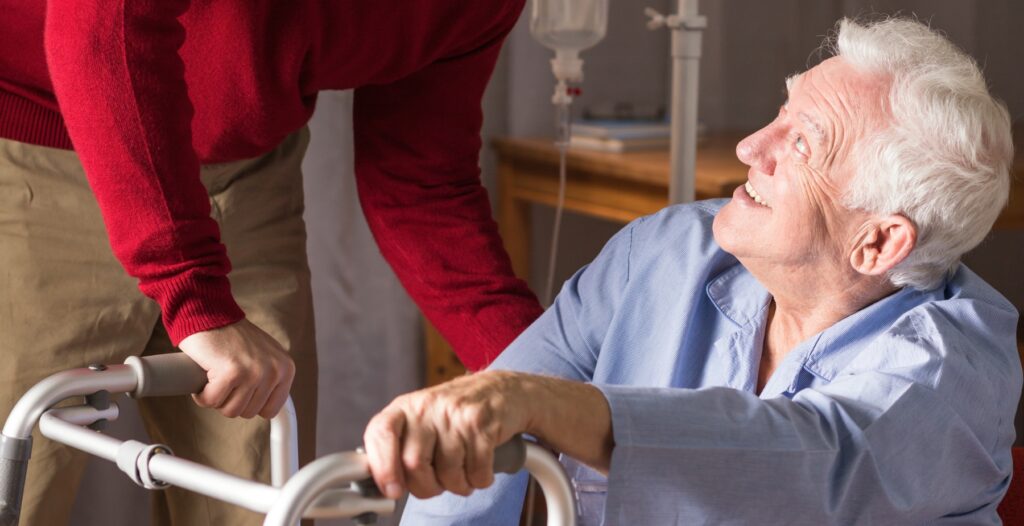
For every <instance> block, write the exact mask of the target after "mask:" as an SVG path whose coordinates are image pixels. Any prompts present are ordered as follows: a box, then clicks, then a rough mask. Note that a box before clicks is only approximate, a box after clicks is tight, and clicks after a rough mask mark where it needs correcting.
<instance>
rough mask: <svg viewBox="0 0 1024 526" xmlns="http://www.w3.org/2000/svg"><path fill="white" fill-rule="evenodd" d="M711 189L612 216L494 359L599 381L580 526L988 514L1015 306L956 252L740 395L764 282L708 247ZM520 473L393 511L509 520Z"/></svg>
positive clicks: (1003, 423) (1000, 462)
mask: <svg viewBox="0 0 1024 526" xmlns="http://www.w3.org/2000/svg"><path fill="white" fill-rule="evenodd" d="M723 203H724V201H708V202H701V203H695V204H692V205H683V206H677V207H671V208H667V209H665V210H663V211H661V212H659V213H658V214H655V215H653V216H650V217H646V218H643V219H640V220H637V221H635V222H633V223H632V224H630V225H629V226H627V227H626V228H625V229H623V230H622V231H621V232H619V233H618V234H616V236H615V237H614V238H613V239H612V240H611V241H609V243H608V244H607V246H606V247H605V248H604V250H603V251H602V252H601V254H600V255H599V256H598V257H597V259H595V260H594V261H593V262H592V263H591V264H590V265H588V266H587V267H585V268H583V269H582V270H580V271H579V272H577V273H576V275H575V276H573V277H572V278H571V279H570V280H569V281H568V282H566V284H565V286H564V288H563V289H562V291H561V293H560V294H559V296H558V298H557V300H556V302H555V304H554V305H553V306H552V308H550V309H548V311H547V312H545V313H544V315H543V316H542V317H541V318H540V319H538V320H537V322H536V323H534V324H533V325H532V326H531V327H530V328H529V329H527V330H526V331H525V332H524V333H523V334H522V335H521V336H520V337H519V338H518V339H517V340H516V341H515V342H514V343H513V344H512V345H511V346H510V347H509V348H508V349H507V350H506V351H505V352H504V353H503V354H502V355H501V357H500V358H499V359H498V361H497V362H496V363H495V364H494V366H493V367H495V368H501V369H514V370H520V371H529V372H535V373H540V374H547V375H554V376H560V377H564V378H569V379H573V380H579V381H585V382H593V383H594V385H596V386H598V387H599V388H600V389H601V390H602V391H603V393H604V394H605V396H606V398H607V400H608V403H609V406H610V407H611V415H612V427H613V432H614V438H615V448H614V450H613V452H612V459H611V469H610V471H609V476H608V478H607V479H606V478H605V477H602V476H601V475H600V474H598V473H596V472H594V471H592V470H590V469H588V468H586V467H584V466H581V465H579V464H577V463H575V462H573V461H572V460H571V459H568V458H565V459H564V460H563V462H564V463H565V464H566V466H567V468H568V469H569V472H570V476H571V477H572V479H573V484H574V486H575V489H576V493H577V496H578V497H579V503H578V514H579V516H580V519H581V524H583V525H598V524H609V525H611V524H616V525H618V524H623V525H632V524H650V525H659V526H660V525H669V524H815V525H817V524H855V523H856V524H920V523H940V524H998V523H999V518H998V516H997V514H996V506H997V504H998V502H999V500H1000V499H1001V497H1002V495H1003V494H1004V492H1005V491H1006V488H1007V485H1008V484H1009V478H1010V472H1011V460H1010V459H1011V456H1010V446H1011V445H1012V443H1013V439H1014V429H1013V419H1014V414H1015V411H1016V407H1017V400H1018V398H1019V396H1020V389H1021V366H1020V361H1019V358H1018V356H1017V348H1016V341H1015V340H1016V338H1015V334H1016V323H1017V312H1016V310H1015V309H1014V308H1013V306H1012V305H1011V304H1010V303H1009V302H1008V301H1007V300H1006V299H1005V298H1003V297H1002V296H1001V295H1000V294H999V293H998V292H996V291H995V290H993V289H992V288H991V287H990V286H988V285H987V284H986V283H985V282H984V281H982V280H981V279H980V278H979V277H978V276H977V275H975V274H974V273H973V272H971V271H970V270H969V269H967V268H966V267H964V266H960V267H959V268H958V269H957V271H956V272H955V273H954V274H953V275H952V276H951V277H950V278H949V279H948V280H947V281H946V282H945V283H944V284H943V285H942V286H940V287H939V288H936V289H933V290H929V291H919V290H914V289H911V288H904V289H902V290H900V291H898V292H896V293H894V294H892V295H890V296H888V297H886V298H884V299H882V300H880V301H878V302H876V303H874V304H872V305H870V306H868V307H866V308H864V309H862V310H861V311H859V312H857V313H855V314H853V315H851V316H849V317H848V318H846V319H844V320H842V321H840V322H838V323H836V324H835V325H833V326H832V327H829V328H828V329H826V330H824V331H823V332H821V333H820V334H817V335H815V336H813V337H811V338H809V339H808V340H806V341H804V342H802V343H801V344H800V345H798V346H797V347H796V348H795V349H793V350H792V352H790V353H789V354H788V355H787V356H786V358H785V360H784V361H783V362H782V363H781V364H780V365H779V366H778V367H777V369H776V370H775V372H774V373H773V374H772V376H771V378H770V379H769V381H768V383H767V385H766V386H765V388H764V389H763V390H762V392H761V393H760V394H759V395H758V394H755V390H756V386H757V376H758V368H759V364H760V355H761V349H762V341H763V337H764V331H765V325H766V315H767V309H768V305H769V303H770V301H771V296H770V294H769V293H768V291H767V290H765V288H764V287H763V286H762V285H761V284H760V283H759V282H758V281H757V280H756V279H754V277H753V276H752V275H751V274H750V273H749V272H748V271H747V270H746V269H745V268H744V267H743V266H742V265H741V264H740V263H739V262H738V261H737V260H736V259H735V258H734V257H732V256H731V255H729V254H727V253H726V252H724V251H723V250H722V249H721V248H720V247H719V246H718V245H717V244H716V243H715V241H714V239H713V237H712V234H711V223H712V220H713V219H714V215H715V214H716V213H717V211H718V209H719V207H720V206H721V205H722V204H723ZM524 487H525V477H524V476H523V475H522V474H520V475H517V476H499V477H498V478H497V480H496V482H495V484H494V485H493V486H492V487H491V488H488V489H486V490H481V491H477V492H475V493H474V494H473V495H471V496H470V497H468V498H462V497H458V496H455V495H452V494H445V495H443V496H441V497H438V498H435V499H430V500H427V501H419V500H416V499H412V500H411V502H410V504H409V506H408V507H407V510H406V512H405V516H404V517H403V524H408V525H410V526H421V525H432V524H466V525H478V524H479V525H488V526H491V525H495V526H497V525H504V524H507V525H516V524H518V519H519V515H520V508H521V506H522V501H523V492H524Z"/></svg>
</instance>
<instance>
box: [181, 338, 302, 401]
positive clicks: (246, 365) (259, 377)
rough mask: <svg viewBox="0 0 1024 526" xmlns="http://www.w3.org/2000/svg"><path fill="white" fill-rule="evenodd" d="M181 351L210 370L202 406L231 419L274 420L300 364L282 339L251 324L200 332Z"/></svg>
mask: <svg viewBox="0 0 1024 526" xmlns="http://www.w3.org/2000/svg"><path fill="white" fill-rule="evenodd" d="M178 348H180V349H181V350H182V351H183V352H184V353H185V354H187V355H189V357H191V358H192V359H193V360H194V361H195V362H196V363H197V364H199V366H200V367H202V368H203V369H204V370H205V371H206V377H207V380H208V381H209V383H207V384H206V387H205V388H203V390H202V391H201V392H200V393H198V394H195V395H193V398H194V399H195V401H196V404H198V405H200V406H202V407H212V408H214V409H216V410H218V411H220V412H221V414H223V415H224V416H228V417H236V416H241V417H243V418H252V417H254V416H256V415H260V416H262V417H264V418H273V417H274V416H275V415H277V413H278V411H280V410H281V406H283V405H284V403H285V400H287V399H288V391H289V389H290V388H291V385H292V380H293V379H294V378H295V363H294V362H293V361H292V359H291V357H290V356H288V353H287V352H286V351H285V350H284V348H282V347H281V344H279V343H277V340H274V338H273V337H272V336H270V335H269V334H267V333H266V332H264V331H263V330H262V329H260V328H259V327H257V326H255V325H253V324H252V323H251V322H249V321H248V320H244V319H243V320H241V321H238V322H236V323H232V324H231V325H228V326H225V327H220V328H218V329H212V330H209V331H202V332H197V333H195V334H192V335H191V336H188V337H187V338H185V339H184V340H182V341H181V343H179V344H178Z"/></svg>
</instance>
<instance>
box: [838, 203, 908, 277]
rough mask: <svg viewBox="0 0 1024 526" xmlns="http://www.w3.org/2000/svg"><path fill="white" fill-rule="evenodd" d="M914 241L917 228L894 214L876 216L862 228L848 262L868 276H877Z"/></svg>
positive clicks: (893, 264) (885, 270) (892, 265)
mask: <svg viewBox="0 0 1024 526" xmlns="http://www.w3.org/2000/svg"><path fill="white" fill-rule="evenodd" d="M916 245H917V228H916V227H914V224H913V223H912V222H910V220H909V219H907V218H906V217H904V216H902V215H899V214H896V215H891V216H888V217H884V218H882V219H880V220H876V221H874V222H873V224H870V225H868V226H867V228H865V230H863V231H862V233H861V236H860V239H858V241H857V245H856V246H855V247H854V249H853V253H852V254H850V265H852V266H853V268H854V270H856V271H857V272H859V273H861V274H864V275H867V276H880V275H883V274H885V273H886V272H888V271H889V270H891V269H892V268H893V267H895V266H896V265H899V264H900V262H902V261H903V260H904V259H906V258H907V256H908V255H910V251H911V250H913V249H914V246H916Z"/></svg>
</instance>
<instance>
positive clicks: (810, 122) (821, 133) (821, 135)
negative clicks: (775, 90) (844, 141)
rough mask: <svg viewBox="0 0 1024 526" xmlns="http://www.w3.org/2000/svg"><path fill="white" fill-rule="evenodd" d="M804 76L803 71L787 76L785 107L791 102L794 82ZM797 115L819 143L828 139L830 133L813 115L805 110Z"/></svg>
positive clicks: (823, 142)
mask: <svg viewBox="0 0 1024 526" xmlns="http://www.w3.org/2000/svg"><path fill="white" fill-rule="evenodd" d="M802 76H803V73H795V74H793V75H790V76H788V77H786V103H785V104H783V107H785V106H787V105H788V104H789V94H790V91H791V90H792V89H793V84H795V83H796V81H797V80H799V79H800V77H802ZM797 117H799V118H800V122H802V123H804V126H805V127H807V129H808V130H810V131H811V133H812V134H813V135H814V139H815V141H816V142H817V143H818V144H825V142H826V139H827V138H828V134H827V133H826V132H825V128H824V127H823V126H822V125H821V124H819V123H818V121H816V120H814V118H813V117H811V116H810V115H808V114H806V113H804V112H800V113H799V114H797Z"/></svg>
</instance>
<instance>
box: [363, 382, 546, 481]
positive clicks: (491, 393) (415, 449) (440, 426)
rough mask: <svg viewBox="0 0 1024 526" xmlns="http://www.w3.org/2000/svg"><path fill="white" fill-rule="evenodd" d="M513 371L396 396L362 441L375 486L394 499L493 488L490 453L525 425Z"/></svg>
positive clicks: (525, 415) (523, 405)
mask: <svg viewBox="0 0 1024 526" xmlns="http://www.w3.org/2000/svg"><path fill="white" fill-rule="evenodd" d="M520 376H525V375H521V374H519V373H511V372H504V371H488V372H482V373H477V374H473V375H469V376H463V377H461V378H457V379H455V380H453V381H451V382H447V383H444V384H441V385H438V386H435V387H432V388H430V389H424V390H422V391H417V392H414V393H409V394H406V395H403V396H400V397H398V398H396V399H395V400H394V401H393V402H391V404H389V405H388V406H387V407H386V408H384V410H383V411H381V412H380V413H378V414H377V416H375V417H373V419H372V420H370V423H369V425H368V426H367V427H366V432H365V434H364V435H363V443H364V444H365V447H366V455H367V459H368V460H369V462H370V471H371V473H373V479H374V481H376V483H377V487H378V488H380V489H381V491H382V492H383V493H384V495H385V496H386V497H388V498H392V499H397V498H400V497H401V496H402V494H403V493H404V492H405V489H408V490H409V491H410V492H411V493H412V494H413V495H415V496H417V497H419V498H429V497H433V496H435V495H438V494H440V493H441V492H442V491H445V490H447V491H451V492H453V493H456V494H459V495H469V494H470V493H471V492H472V491H473V490H474V489H478V488H486V487H487V486H490V485H491V484H492V483H493V482H494V470H493V465H492V464H493V463H494V448H496V447H497V446H499V445H501V444H502V443H503V442H505V441H506V440H508V439H510V438H512V436H513V435H514V434H516V433H519V432H522V431H524V430H526V429H527V428H528V426H529V422H528V418H529V408H528V407H526V403H525V401H526V399H527V397H526V396H525V393H523V392H522V391H521V390H520V389H521V387H523V385H522V383H521V382H520V381H519V377H520Z"/></svg>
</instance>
